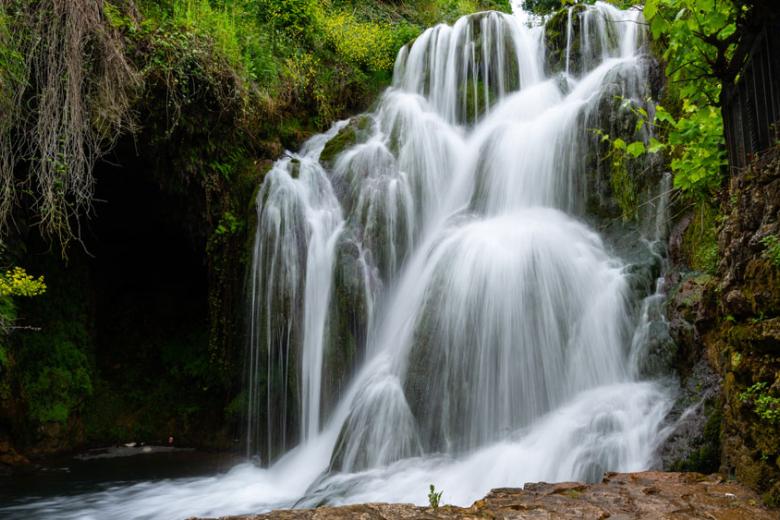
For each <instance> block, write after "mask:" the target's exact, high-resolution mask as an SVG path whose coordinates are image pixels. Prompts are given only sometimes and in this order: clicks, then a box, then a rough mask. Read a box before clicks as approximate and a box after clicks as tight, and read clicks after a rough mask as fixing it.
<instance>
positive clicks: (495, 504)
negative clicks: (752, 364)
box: [222, 471, 780, 520]
mask: <svg viewBox="0 0 780 520" xmlns="http://www.w3.org/2000/svg"><path fill="white" fill-rule="evenodd" d="M445 498H446V496H445ZM337 518H338V519H342V518H347V519H349V518H353V519H361V520H373V519H382V520H395V519H399V520H400V519H407V518H409V519H411V518H415V519H416V518H428V519H437V518H475V519H476V518H503V519H510V518H512V519H553V518H554V519H561V520H566V519H575V518H576V519H583V518H587V519H591V518H592V519H596V518H598V519H605V518H611V519H640V518H641V519H648V518H652V519H659V520H660V519H695V518H708V519H722V520H727V519H734V520H737V519H740V520H741V519H748V518H750V519H752V520H770V519H778V518H780V512H779V511H777V510H771V509H767V508H766V507H765V506H763V505H761V501H760V499H759V498H758V496H757V495H756V494H755V493H753V492H752V491H750V490H748V489H747V488H746V487H744V486H742V485H740V484H737V483H735V482H727V481H724V480H723V479H722V478H721V477H719V476H718V475H710V476H704V475H701V474H699V473H661V472H652V471H649V472H644V473H608V474H607V475H606V476H605V477H604V479H603V480H602V481H601V482H600V483H597V484H581V483H576V482H565V483H560V484H546V483H538V484H526V486H525V488H523V489H516V488H502V489H494V490H493V491H491V492H490V493H489V494H488V495H487V496H486V497H485V498H483V499H482V500H477V501H476V502H474V504H473V505H472V506H471V507H454V506H442V507H439V508H438V509H432V508H428V507H418V506H414V505H411V504H360V505H352V506H343V507H321V508H317V509H298V510H280V511H273V512H270V513H267V514H262V515H246V516H234V517H224V518H223V519H222V520H228V519H229V520H266V519H267V520H298V519H307V520H308V519H312V520H315V519H316V520H330V519H337Z"/></svg>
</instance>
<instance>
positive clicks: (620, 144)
mask: <svg viewBox="0 0 780 520" xmlns="http://www.w3.org/2000/svg"><path fill="white" fill-rule="evenodd" d="M612 148H614V149H615V150H625V149H626V142H625V141H624V140H622V139H621V138H619V137H618V138H617V139H615V140H614V141H612Z"/></svg>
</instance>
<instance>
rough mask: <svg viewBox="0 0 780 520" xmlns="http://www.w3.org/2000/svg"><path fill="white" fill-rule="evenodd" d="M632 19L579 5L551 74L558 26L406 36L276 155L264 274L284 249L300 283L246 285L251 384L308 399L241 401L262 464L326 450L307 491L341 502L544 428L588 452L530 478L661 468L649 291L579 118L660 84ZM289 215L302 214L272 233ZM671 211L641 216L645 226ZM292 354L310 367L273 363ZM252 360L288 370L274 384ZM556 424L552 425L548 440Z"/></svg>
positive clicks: (494, 25)
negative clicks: (609, 204)
mask: <svg viewBox="0 0 780 520" xmlns="http://www.w3.org/2000/svg"><path fill="white" fill-rule="evenodd" d="M640 17H641V14H640V12H639V11H638V10H626V11H621V10H619V9H617V8H615V7H613V6H611V5H609V4H605V3H596V4H595V5H593V6H589V7H585V6H582V5H578V6H575V7H571V8H569V9H568V12H567V13H566V17H565V27H564V30H565V42H566V48H565V50H564V56H565V60H564V62H563V64H562V67H560V69H561V70H551V69H554V67H551V66H550V64H549V63H548V60H547V59H546V54H545V47H544V41H545V29H544V28H543V27H536V28H529V27H527V26H525V25H524V24H522V23H521V22H520V21H519V19H518V18H517V17H514V16H510V15H505V14H501V13H497V12H488V13H480V14H477V15H472V16H468V17H464V18H462V19H460V20H458V21H457V22H456V23H455V24H454V25H453V26H447V25H439V26H436V27H434V28H431V29H429V30H427V31H426V32H425V33H423V34H422V35H421V36H420V37H419V38H417V40H416V41H415V42H414V43H413V44H411V45H410V46H407V47H405V48H404V49H402V50H401V52H400V53H399V55H398V58H397V61H396V65H395V73H394V78H393V85H392V87H390V88H389V89H388V90H387V91H386V92H385V93H384V94H383V96H382V98H381V99H380V101H379V103H378V105H377V107H376V109H375V110H374V111H373V112H371V113H370V114H366V115H364V116H361V118H359V119H356V120H352V121H349V122H341V123H339V124H337V125H336V126H334V127H333V128H332V129H331V130H330V132H328V133H327V134H325V136H318V137H316V138H314V139H313V140H312V141H310V142H309V143H307V145H306V146H305V147H304V150H303V151H301V152H300V153H299V154H295V155H293V158H292V159H290V158H289V157H288V158H284V159H282V160H280V161H279V162H278V163H277V164H276V165H275V166H274V168H273V169H272V170H271V172H270V173H269V174H268V176H267V177H266V179H265V181H264V183H263V186H262V188H261V190H260V193H259V195H258V199H257V206H258V228H257V229H258V231H257V235H256V240H255V257H254V265H253V272H252V277H253V280H265V282H263V283H265V284H272V283H273V284H276V283H279V282H276V281H274V280H273V278H274V276H277V275H275V273H277V272H279V267H277V266H279V265H282V264H284V265H286V266H287V267H285V268H284V269H291V267H290V266H289V265H288V264H290V263H292V264H293V266H294V268H292V269H293V271H294V272H295V273H296V275H295V276H294V277H293V278H291V279H290V280H289V281H287V279H285V282H284V283H285V291H284V292H278V291H277V292H273V291H269V290H268V289H266V288H265V287H264V286H262V284H260V285H255V286H256V289H255V294H256V295H260V296H259V297H258V296H255V295H253V299H252V310H251V315H250V316H251V323H252V327H251V330H252V334H251V337H250V347H251V349H252V356H251V359H252V360H255V359H268V361H269V363H268V364H266V365H265V366H262V367H259V366H258V365H257V364H255V363H254V362H253V363H252V364H251V365H250V371H251V373H250V379H251V381H252V382H253V384H254V385H255V387H253V388H250V391H251V392H250V395H257V394H260V393H263V392H264V393H265V395H266V396H272V395H281V396H284V397H286V398H290V399H292V398H293V397H295V396H297V401H295V402H294V403H290V402H288V403H287V404H286V406H287V408H286V409H279V408H278V407H279V404H280V401H279V400H278V399H276V398H274V399H272V401H273V402H272V403H271V404H270V405H269V406H267V407H265V408H263V406H262V400H260V401H258V400H257V399H252V400H251V402H250V410H249V415H250V417H252V418H253V419H252V420H251V421H250V431H251V434H250V441H251V443H252V446H254V447H255V448H256V450H257V453H258V455H259V456H260V458H261V459H262V460H265V461H268V460H270V461H273V460H275V459H276V458H277V457H279V456H280V455H282V453H283V452H284V451H286V449H287V448H288V447H289V445H290V444H291V442H292V443H293V444H297V445H298V446H299V447H298V448H297V450H296V452H302V451H307V450H309V449H310V446H312V445H314V443H319V444H318V446H320V449H324V450H326V454H321V457H322V458H327V459H328V461H329V462H328V465H327V467H328V472H326V473H325V474H324V476H323V477H322V478H321V479H320V480H318V482H317V483H316V484H315V485H313V486H312V487H311V488H310V490H309V493H308V494H310V495H311V496H316V497H318V498H317V500H326V501H336V502H338V501H340V500H344V497H343V493H344V490H343V489H341V487H340V485H339V484H338V483H343V482H345V481H349V482H350V484H349V486H350V489H352V490H353V492H354V490H355V489H368V488H370V484H367V482H370V480H371V479H370V478H367V477H366V476H365V474H366V473H372V474H375V473H377V472H379V473H382V474H383V475H384V478H391V477H390V476H389V475H390V474H392V475H403V474H405V471H406V470H403V471H402V470H398V471H396V470H391V469H389V468H408V465H412V466H414V465H415V464H417V465H418V469H419V467H423V466H425V464H423V463H420V462H419V461H421V460H426V461H430V460H433V459H437V460H448V461H451V462H450V463H451V464H455V465H457V464H461V463H462V462H461V461H462V460H468V459H469V458H470V457H471V458H473V457H477V456H478V455H477V454H479V453H484V452H485V450H488V451H489V450H497V449H499V448H497V446H501V445H504V444H506V443H510V444H511V443H513V442H519V443H520V444H524V443H527V442H530V441H529V439H531V438H535V439H536V441H535V442H537V443H540V445H541V448H540V449H542V450H543V452H544V453H545V454H546V455H547V456H549V457H550V458H551V459H558V458H560V457H561V456H563V455H561V454H560V453H558V451H559V450H562V451H563V452H564V453H567V454H568V456H571V457H575V458H576V462H571V463H569V464H563V463H561V464H562V465H561V464H559V465H558V466H557V467H556V469H555V470H554V471H553V470H552V469H551V467H550V466H549V464H539V465H538V466H536V467H534V466H533V465H532V464H530V463H527V464H525V465H526V466H527V467H526V468H524V469H523V471H521V472H519V473H518V475H535V476H536V478H540V479H551V478H552V479H556V478H557V479H560V478H564V479H589V478H597V477H598V475H600V473H599V472H600V471H604V470H607V469H609V470H626V469H638V468H643V467H648V466H649V465H650V464H652V458H653V450H654V447H655V445H654V442H656V441H657V439H656V440H654V437H653V436H654V435H655V434H656V433H657V429H658V426H659V422H660V421H661V420H662V419H663V416H664V410H666V408H667V407H668V396H666V395H665V394H664V392H663V391H662V390H661V389H659V388H658V387H656V386H654V385H652V384H648V383H639V382H637V378H638V377H639V374H638V370H637V369H636V366H637V364H638V363H639V362H640V361H638V360H637V357H638V356H641V352H642V346H641V343H642V342H643V341H644V340H643V338H645V336H646V335H647V334H646V331H644V329H646V328H647V314H648V310H647V309H648V304H647V301H654V300H653V297H650V298H644V297H646V296H650V295H648V294H645V295H641V297H640V299H639V300H637V295H636V294H634V293H633V292H632V290H631V288H630V287H629V286H630V284H629V281H628V278H629V275H628V274H627V269H626V264H625V263H624V261H622V260H621V259H620V258H618V257H616V256H615V255H614V254H613V253H612V252H610V250H609V248H608V246H607V245H606V244H605V243H604V241H603V239H602V238H601V237H600V236H599V234H598V233H597V232H596V231H594V229H592V228H591V227H589V225H588V224H586V222H587V218H588V215H587V212H586V211H585V208H586V207H587V201H588V198H589V197H591V196H592V193H589V190H592V189H593V186H589V185H588V182H587V172H586V170H587V168H589V166H590V165H589V163H588V160H587V157H588V154H589V153H591V152H592V151H593V150H592V148H593V144H592V141H593V139H592V136H591V135H590V131H591V130H592V128H593V127H596V128H598V127H599V124H600V121H603V119H604V117H603V115H604V114H603V112H604V110H605V109H604V107H605V105H608V104H609V103H610V102H611V101H612V99H613V98H615V97H619V98H620V99H621V100H629V101H633V102H636V103H639V104H641V103H644V102H646V99H647V97H648V95H649V94H648V90H647V87H646V85H647V77H646V74H647V66H646V63H645V61H644V58H645V56H644V52H645V50H644V47H643V46H644V43H645V35H644V31H643V29H642V25H641V19H640ZM602 126H603V125H602ZM604 130H609V129H608V128H607V129H604ZM323 154H325V155H327V157H321V156H322V155H323ZM288 185H289V187H288ZM654 189H655V190H656V191H654V193H653V194H654V195H655V194H656V193H657V191H658V190H661V189H668V187H666V188H664V186H661V187H655V188H654ZM269 194H273V195H269ZM312 194H317V196H312ZM277 195H278V196H277ZM658 206H659V207H660V208H662V209H661V211H665V203H662V204H658ZM293 207H294V211H293V210H292V209H287V208H293ZM281 208H285V209H284V211H287V212H288V213H284V212H283V211H282V209H281ZM279 215H284V218H286V219H289V220H290V222H295V225H292V224H287V226H286V227H285V229H284V230H282V231H280V227H279V223H278V220H279ZM662 218H663V216H662V215H660V213H659V214H658V215H652V216H651V219H652V220H653V225H652V226H651V227H653V230H654V231H655V233H654V235H653V236H652V238H653V239H658V238H660V237H659V236H657V235H658V234H659V233H660V231H659V230H660V228H661V224H660V222H662ZM637 240H639V237H637ZM345 247H346V248H347V249H348V250H349V251H351V253H350V254H349V255H345V256H341V255H339V254H335V253H334V252H335V251H337V250H340V249H343V248H345ZM341 262H346V263H347V264H348V265H347V269H346V271H348V273H349V274H346V275H345V274H344V269H342V266H341V265H340V263H341ZM282 272H286V271H282ZM257 283H258V282H255V284H257ZM345 296H347V297H349V296H354V297H357V300H356V301H354V305H351V303H352V302H349V301H347V302H345V301H344V297H345ZM655 299H657V297H656V298H655ZM640 301H641V302H644V303H638V302H640ZM293 307H294V308H293ZM637 307H638V308H639V312H637V310H636V309H637ZM369 309H370V312H369ZM345 313H346V314H348V316H346V317H345V316H343V314H345ZM301 322H303V324H301ZM312 322H313V323H312ZM269 323H270V324H274V325H273V327H275V329H274V331H272V333H269V330H270V329H271V326H269V325H264V324H269ZM281 359H284V360H295V363H296V365H295V370H297V372H294V373H291V372H290V370H291V368H290V365H284V370H285V372H283V373H282V372H279V371H278V367H275V366H274V365H273V363H276V362H277V361H276V360H281ZM324 359H330V360H331V361H330V362H329V363H325V362H323V360H324ZM259 368H261V369H262V370H268V371H273V370H276V372H274V373H271V372H269V373H268V375H267V377H266V378H265V383H264V384H265V388H259V387H258V384H259V383H260V379H258V377H257V375H256V374H257V371H258V369H259ZM279 384H281V385H282V386H283V387H284V388H283V389H282V390H280V389H279V388H278V385H279ZM623 392H625V393H627V394H636V395H626V396H625V398H623V397H621V394H622V393H623ZM585 396H589V397H588V398H587V399H586V398H585ZM602 399H603V400H602ZM325 401H328V403H327V405H326V404H325ZM269 402H270V401H269ZM607 403H608V404H607ZM282 406H284V403H282ZM298 407H300V409H299V408H298ZM637 410H642V411H643V412H644V415H636V414H637ZM293 413H294V414H295V419H294V421H293V422H292V423H291V421H290V419H291V417H292V416H291V414H293ZM562 413H563V414H569V415H570V417H569V419H571V422H570V423H569V422H567V421H565V420H563V419H561V418H560V417H559V418H558V419H556V418H555V417H556V415H557V414H562ZM262 414H266V419H267V429H266V430H265V431H260V430H258V429H257V428H256V424H257V421H256V419H254V418H256V417H258V416H259V415H262ZM627 417H632V419H631V421H627V420H626V419H627ZM553 423H555V424H556V425H558V426H560V427H561V428H562V430H561V431H559V432H556V433H555V434H554V435H553V436H552V437H553V438H545V437H535V436H538V435H539V432H540V431H544V429H545V425H548V424H553ZM252 428H254V429H252ZM291 432H297V433H292V435H293V437H290V435H291ZM547 433H550V432H547ZM636 435H639V436H644V438H643V440H642V442H637V439H636V437H635V436H636ZM261 438H264V439H266V443H265V444H263V443H262V442H260V439H261ZM280 438H281V440H282V442H281V444H280V445H278V446H277V445H274V440H275V439H280ZM585 439H587V442H586V444H588V449H583V446H582V443H583V441H584V440H585ZM526 448H527V446H526ZM264 449H265V450H266V452H265V453H264V452H263V450H264ZM290 456H294V455H288V457H290ZM412 461H418V462H417V463H415V462H412ZM518 462H519V461H518ZM426 464H427V463H426ZM545 468H546V469H545ZM561 468H568V469H567V470H563V469H561ZM323 469H324V468H323ZM355 475H363V477H357V476H355ZM355 479H357V481H355ZM518 483H519V482H518ZM421 489H422V488H421ZM417 491H419V490H415V492H417ZM353 492H350V493H353ZM371 496H372V497H375V498H378V499H387V497H388V495H382V494H381V493H379V494H377V495H375V496H374V495H371ZM399 497H401V496H400V495H399ZM404 498H405V499H408V498H409V497H407V496H404ZM453 498H460V497H453ZM354 499H355V497H354V496H351V497H350V498H348V499H346V500H348V501H353V500H354Z"/></svg>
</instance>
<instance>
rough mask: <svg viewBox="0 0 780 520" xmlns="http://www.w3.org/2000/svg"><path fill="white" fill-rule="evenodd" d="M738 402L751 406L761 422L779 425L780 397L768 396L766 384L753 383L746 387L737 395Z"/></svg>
mask: <svg viewBox="0 0 780 520" xmlns="http://www.w3.org/2000/svg"><path fill="white" fill-rule="evenodd" d="M739 400H740V401H742V402H743V403H747V404H751V405H752V406H753V411H754V412H755V413H756V414H757V415H758V416H759V417H760V418H761V420H762V421H764V422H766V423H768V424H772V425H777V424H780V397H774V396H771V395H769V385H768V384H767V383H763V382H761V383H755V384H754V385H752V386H750V387H748V388H747V389H746V390H745V391H743V392H741V393H740V394H739Z"/></svg>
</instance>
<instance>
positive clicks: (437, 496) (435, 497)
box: [428, 484, 444, 509]
mask: <svg viewBox="0 0 780 520" xmlns="http://www.w3.org/2000/svg"><path fill="white" fill-rule="evenodd" d="M443 494H444V491H439V492H438V493H437V492H436V488H435V487H434V486H433V484H431V487H430V489H429V491H428V503H429V504H430V506H431V507H432V508H434V509H438V508H439V501H440V500H441V496H442V495H443Z"/></svg>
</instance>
